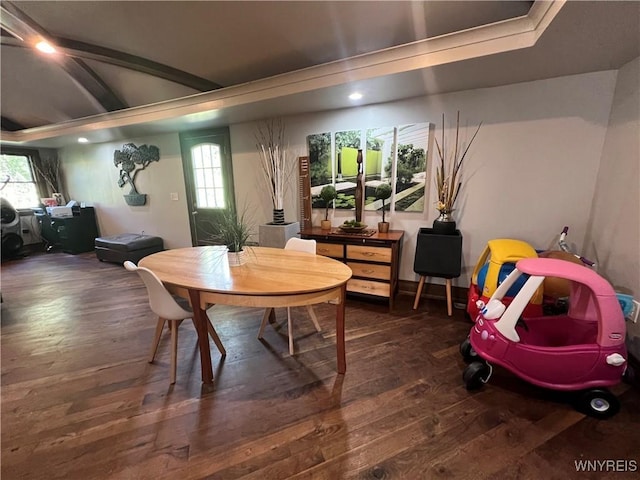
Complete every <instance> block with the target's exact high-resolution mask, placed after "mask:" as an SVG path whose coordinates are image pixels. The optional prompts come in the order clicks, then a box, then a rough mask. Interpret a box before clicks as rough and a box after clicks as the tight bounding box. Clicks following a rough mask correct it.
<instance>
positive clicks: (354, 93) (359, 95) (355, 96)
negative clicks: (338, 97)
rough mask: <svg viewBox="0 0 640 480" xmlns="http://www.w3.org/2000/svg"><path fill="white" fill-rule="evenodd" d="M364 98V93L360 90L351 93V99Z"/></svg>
mask: <svg viewBox="0 0 640 480" xmlns="http://www.w3.org/2000/svg"><path fill="white" fill-rule="evenodd" d="M361 98H362V94H361V93H360V92H353V93H352V94H351V95H349V99H350V100H360V99H361Z"/></svg>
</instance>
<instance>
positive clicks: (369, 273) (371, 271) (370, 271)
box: [362, 269, 373, 275]
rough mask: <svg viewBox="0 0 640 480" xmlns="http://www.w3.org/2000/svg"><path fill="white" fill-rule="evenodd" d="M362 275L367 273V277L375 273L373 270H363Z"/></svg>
mask: <svg viewBox="0 0 640 480" xmlns="http://www.w3.org/2000/svg"><path fill="white" fill-rule="evenodd" d="M362 273H366V274H367V275H371V274H372V273H373V270H369V269H364V270H362Z"/></svg>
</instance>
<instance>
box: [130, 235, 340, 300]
mask: <svg viewBox="0 0 640 480" xmlns="http://www.w3.org/2000/svg"><path fill="white" fill-rule="evenodd" d="M246 250H247V252H246V253H245V254H246V256H247V262H246V263H245V264H244V265H239V266H229V261H228V259H227V250H226V247H223V246H204V247H188V248H175V249H171V250H165V251H162V252H158V253H154V254H152V255H149V256H147V257H144V258H143V259H142V260H140V262H139V266H140V267H145V268H148V269H150V270H152V271H153V272H154V273H155V274H156V275H157V276H158V277H159V278H160V280H162V281H163V282H164V283H168V284H171V285H175V286H179V287H185V288H188V289H194V290H200V291H209V292H217V293H228V294H238V295H285V294H286V295H289V294H302V293H311V292H318V291H323V290H328V289H330V288H335V287H338V286H341V285H342V284H344V283H346V282H347V280H349V279H350V278H351V275H352V272H351V269H350V268H349V267H348V266H347V265H345V264H344V263H342V262H339V261H338V260H334V259H332V258H328V257H324V256H322V255H314V254H310V253H304V252H298V251H293V250H284V249H281V248H269V247H249V248H247V249H246Z"/></svg>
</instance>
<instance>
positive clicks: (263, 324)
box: [258, 308, 273, 338]
mask: <svg viewBox="0 0 640 480" xmlns="http://www.w3.org/2000/svg"><path fill="white" fill-rule="evenodd" d="M272 313H273V308H266V309H265V311H264V315H263V316H262V322H261V323H260V330H258V338H262V335H263V334H264V327H266V326H267V321H268V320H269V317H270V316H271V314H272Z"/></svg>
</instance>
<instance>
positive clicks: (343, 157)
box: [307, 123, 433, 213]
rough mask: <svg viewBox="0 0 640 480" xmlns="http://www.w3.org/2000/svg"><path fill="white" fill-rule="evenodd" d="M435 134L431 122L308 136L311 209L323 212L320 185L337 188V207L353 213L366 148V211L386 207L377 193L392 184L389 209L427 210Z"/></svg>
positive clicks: (402, 210) (364, 161) (387, 206)
mask: <svg viewBox="0 0 640 480" xmlns="http://www.w3.org/2000/svg"><path fill="white" fill-rule="evenodd" d="M432 131H433V128H430V124H429V123H414V124H408V125H400V126H389V127H378V128H370V129H362V130H345V131H340V132H334V133H332V132H325V133H318V134H313V135H309V136H308V137H307V147H308V149H309V164H310V177H311V182H310V183H311V198H312V207H313V208H324V204H323V203H322V201H321V200H319V199H318V198H317V196H318V194H319V193H320V190H322V187H324V186H325V185H333V186H335V188H336V191H337V192H338V198H337V199H336V201H335V208H336V209H346V210H355V187H356V176H357V174H358V165H357V161H356V159H357V155H358V150H359V149H362V154H363V166H364V170H363V171H364V185H365V192H364V209H365V211H377V210H380V209H381V208H382V201H381V200H376V198H375V189H376V187H377V186H378V185H380V183H388V184H390V185H391V186H392V196H391V199H390V201H387V202H385V203H386V206H385V208H386V210H387V211H391V212H407V213H422V212H424V203H425V198H426V195H427V188H426V187H427V184H426V181H427V174H426V172H427V166H428V165H427V159H428V158H429V155H428V154H429V145H430V143H429V140H430V134H432Z"/></svg>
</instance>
